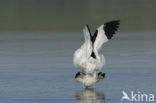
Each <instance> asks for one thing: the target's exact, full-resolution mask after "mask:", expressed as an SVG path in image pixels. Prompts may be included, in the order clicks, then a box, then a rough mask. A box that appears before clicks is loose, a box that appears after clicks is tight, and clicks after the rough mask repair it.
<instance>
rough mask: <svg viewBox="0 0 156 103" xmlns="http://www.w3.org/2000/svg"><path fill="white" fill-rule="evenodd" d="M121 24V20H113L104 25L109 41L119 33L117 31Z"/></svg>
mask: <svg viewBox="0 0 156 103" xmlns="http://www.w3.org/2000/svg"><path fill="white" fill-rule="evenodd" d="M119 24H120V20H112V21H109V22H106V23H105V24H104V25H105V26H104V30H105V34H106V36H107V38H108V39H111V38H112V37H113V34H115V31H117V29H118V28H119Z"/></svg>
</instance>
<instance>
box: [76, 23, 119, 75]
mask: <svg viewBox="0 0 156 103" xmlns="http://www.w3.org/2000/svg"><path fill="white" fill-rule="evenodd" d="M118 25H119V20H114V21H110V22H107V23H105V24H102V25H101V26H99V27H98V28H97V29H96V31H95V33H94V35H91V32H90V29H89V27H88V25H86V26H85V27H84V29H83V34H84V38H85V41H84V43H83V45H82V46H81V47H80V48H79V49H77V50H76V51H75V53H74V58H73V63H74V65H75V66H80V67H82V68H83V71H84V72H85V73H86V74H93V73H96V71H97V70H100V69H101V68H102V67H103V65H104V64H105V58H104V55H103V54H101V53H99V51H100V49H101V47H102V45H103V43H105V42H107V41H109V39H111V38H112V36H113V34H115V31H116V30H117V28H118Z"/></svg>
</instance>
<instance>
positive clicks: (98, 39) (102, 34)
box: [92, 20, 120, 50]
mask: <svg viewBox="0 0 156 103" xmlns="http://www.w3.org/2000/svg"><path fill="white" fill-rule="evenodd" d="M119 23H120V20H114V21H110V22H107V23H105V24H102V25H101V26H100V27H98V28H97V30H96V31H95V33H94V35H93V37H92V41H93V43H94V49H96V50H99V49H100V48H101V46H102V44H103V43H105V42H107V41H109V40H110V39H111V38H112V37H113V35H114V34H115V31H117V29H118V27H119Z"/></svg>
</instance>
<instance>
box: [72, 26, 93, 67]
mask: <svg viewBox="0 0 156 103" xmlns="http://www.w3.org/2000/svg"><path fill="white" fill-rule="evenodd" d="M83 34H84V38H85V42H84V44H83V45H82V46H81V47H80V48H79V49H77V50H76V51H75V53H74V58H73V62H74V65H75V66H81V67H84V66H83V64H84V63H85V62H86V61H87V60H88V58H89V56H90V55H91V52H92V42H91V34H90V30H89V27H88V25H86V26H85V27H84V29H83Z"/></svg>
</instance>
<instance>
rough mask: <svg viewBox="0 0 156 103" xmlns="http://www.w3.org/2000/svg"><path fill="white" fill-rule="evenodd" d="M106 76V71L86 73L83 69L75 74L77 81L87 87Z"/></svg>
mask: <svg viewBox="0 0 156 103" xmlns="http://www.w3.org/2000/svg"><path fill="white" fill-rule="evenodd" d="M104 77H105V73H102V72H99V73H98V74H96V72H94V73H93V74H86V73H84V72H83V71H79V72H77V73H76V75H75V80H76V81H77V82H80V83H82V84H83V85H84V86H85V87H86V88H88V87H90V86H92V85H94V84H95V83H96V82H99V81H101V80H103V79H104Z"/></svg>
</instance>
